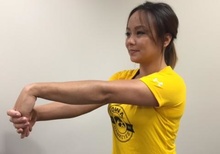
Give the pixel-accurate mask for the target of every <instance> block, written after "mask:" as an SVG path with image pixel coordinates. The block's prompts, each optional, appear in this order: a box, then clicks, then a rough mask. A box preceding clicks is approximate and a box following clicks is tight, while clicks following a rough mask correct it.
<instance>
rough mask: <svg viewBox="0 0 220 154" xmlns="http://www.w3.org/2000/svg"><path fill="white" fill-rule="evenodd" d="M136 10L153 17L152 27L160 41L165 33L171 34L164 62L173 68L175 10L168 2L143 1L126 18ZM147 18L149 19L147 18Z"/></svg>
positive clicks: (175, 31) (176, 25)
mask: <svg viewBox="0 0 220 154" xmlns="http://www.w3.org/2000/svg"><path fill="white" fill-rule="evenodd" d="M136 11H143V12H144V13H145V14H146V17H149V16H148V15H150V16H151V17H153V18H154V21H155V23H154V26H155V28H154V29H155V32H156V35H157V38H158V39H160V40H161V42H162V43H163V42H164V36H165V34H170V35H171V36H172V39H171V41H170V43H169V45H168V46H167V47H166V49H165V52H164V56H165V62H166V64H167V65H169V66H171V67H172V68H174V67H175V65H176V62H177V59H178V58H177V54H176V49H175V45H174V42H173V40H174V39H176V37H177V32H178V25H179V21H178V18H177V16H176V14H175V12H174V11H173V9H172V8H171V7H170V6H169V5H168V4H165V3H153V2H145V3H143V4H141V5H139V6H137V7H135V8H134V9H133V10H132V11H131V12H130V14H129V17H128V19H129V18H130V17H131V15H132V14H133V13H135V12H136ZM147 14H148V15H147ZM147 20H148V21H149V19H147ZM151 33H152V32H151Z"/></svg>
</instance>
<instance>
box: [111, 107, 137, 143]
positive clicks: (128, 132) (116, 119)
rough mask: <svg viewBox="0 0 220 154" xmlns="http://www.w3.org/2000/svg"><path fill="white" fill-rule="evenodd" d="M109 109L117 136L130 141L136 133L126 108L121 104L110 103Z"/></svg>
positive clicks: (124, 140)
mask: <svg viewBox="0 0 220 154" xmlns="http://www.w3.org/2000/svg"><path fill="white" fill-rule="evenodd" d="M108 110H109V115H110V118H111V122H112V128H113V132H114V134H115V136H116V138H117V139H118V140H119V141H121V142H127V141H129V140H130V139H131V137H132V135H133V133H134V129H133V125H132V124H131V123H130V122H129V120H128V118H127V115H126V113H125V111H124V109H123V108H122V107H121V106H120V105H109V109H108Z"/></svg>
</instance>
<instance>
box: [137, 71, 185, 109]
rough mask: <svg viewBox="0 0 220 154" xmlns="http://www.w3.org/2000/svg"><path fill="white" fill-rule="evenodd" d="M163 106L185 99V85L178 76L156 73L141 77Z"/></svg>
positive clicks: (178, 102)
mask: <svg viewBox="0 0 220 154" xmlns="http://www.w3.org/2000/svg"><path fill="white" fill-rule="evenodd" d="M140 80H141V81H142V82H143V83H144V84H146V86H147V87H148V88H149V89H150V90H151V92H152V93H153V95H154V96H155V98H156V99H157V101H158V103H159V107H162V106H175V105H178V104H180V103H183V102H184V101H185V86H184V83H183V81H182V80H181V79H180V78H179V77H176V76H172V75H163V74H158V73H154V74H151V75H149V76H145V77H142V78H140Z"/></svg>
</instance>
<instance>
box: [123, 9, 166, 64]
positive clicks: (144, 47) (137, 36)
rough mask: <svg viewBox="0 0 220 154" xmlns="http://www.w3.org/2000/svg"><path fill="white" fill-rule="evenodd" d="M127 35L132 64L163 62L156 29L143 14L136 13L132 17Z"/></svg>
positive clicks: (127, 45)
mask: <svg viewBox="0 0 220 154" xmlns="http://www.w3.org/2000/svg"><path fill="white" fill-rule="evenodd" d="M149 21H152V19H150V20H149ZM149 26H151V28H150V27H149ZM126 35H127V38H126V47H127V49H128V53H129V55H130V59H131V61H132V62H135V63H140V64H144V65H146V64H147V65H149V64H153V63H154V62H156V61H157V60H159V59H160V60H161V56H162V55H163V53H162V48H161V45H160V43H157V42H158V41H156V40H155V39H154V38H156V37H155V36H156V34H155V30H154V27H153V26H152V23H148V21H147V20H146V15H145V14H144V13H143V12H139V11H136V12H135V13H133V14H132V15H131V17H130V18H129V20H128V24H127V30H126ZM152 35H153V36H152Z"/></svg>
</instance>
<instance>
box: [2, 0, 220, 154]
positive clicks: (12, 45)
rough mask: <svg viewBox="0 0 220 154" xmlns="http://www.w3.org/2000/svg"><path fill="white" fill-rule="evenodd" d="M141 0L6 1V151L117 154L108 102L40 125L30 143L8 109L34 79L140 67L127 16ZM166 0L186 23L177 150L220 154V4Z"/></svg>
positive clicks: (103, 75) (94, 75) (98, 75)
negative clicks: (130, 51)
mask: <svg viewBox="0 0 220 154" xmlns="http://www.w3.org/2000/svg"><path fill="white" fill-rule="evenodd" d="M141 2H144V1H143V0H136V1H126V0H120V1H118V0H111V1H107V0H106V1H103V0H93V1H91V0H80V1H76V0H31V1H29V0H19V1H17V0H0V70H1V71H0V78H1V80H0V94H1V97H0V130H1V131H0V154H26V153H31V154H51V153H53V154H60V153H77V154H78V153H79V154H85V153H92V154H93V153H95V154H110V153H111V125H110V119H109V117H108V114H107V109H106V107H103V108H100V109H98V110H96V111H94V112H92V113H89V114H87V115H84V116H82V117H78V118H75V119H68V120H57V121H50V122H40V123H37V124H36V125H35V127H34V130H33V132H32V134H31V136H30V137H28V138H26V139H23V140H20V138H19V136H18V135H17V134H16V132H15V129H14V128H13V127H12V124H11V123H10V122H9V120H8V119H9V118H8V117H7V115H6V111H7V110H8V109H10V108H12V107H13V105H14V102H15V100H16V98H17V95H18V94H19V92H20V90H21V88H22V87H23V86H24V85H26V84H27V83H30V82H36V81H67V80H82V79H102V80H106V79H108V78H109V77H110V76H111V75H112V74H113V73H114V72H116V71H119V70H123V69H129V68H134V67H136V66H135V65H134V64H132V63H131V62H130V61H129V57H128V55H127V51H126V49H125V47H124V38H125V36H124V33H125V25H126V20H127V16H128V13H129V12H130V10H131V9H132V8H133V7H134V6H136V5H137V4H139V3H141ZM164 2H167V3H169V4H170V5H171V6H173V9H174V10H175V12H176V13H177V15H178V17H179V20H180V28H179V35H178V40H177V41H176V45H177V50H178V54H179V62H178V65H177V67H176V71H177V72H178V73H179V74H181V75H182V76H183V77H184V79H185V81H186V83H187V87H188V96H187V107H186V113H185V115H184V117H183V120H182V123H181V127H180V131H179V136H178V139H177V152H178V154H207V153H208V154H218V153H220V150H219V147H217V146H218V145H219V140H220V133H219V130H220V123H219V121H220V114H219V113H218V109H219V108H220V103H219V100H220V93H219V91H218V88H219V86H220V83H219V82H218V79H219V78H220V71H219V66H220V61H219V58H220V54H219V53H218V52H220V43H219V42H218V41H219V38H220V30H219V27H220V20H219V19H220V10H219V8H218V6H220V1H218V0H212V1H203V2H201V1H199V0H194V1H190V0H186V1H181V0H176V1H173V0H164ZM45 102H46V101H44V100H39V101H38V104H43V103H45Z"/></svg>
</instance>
